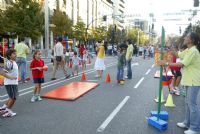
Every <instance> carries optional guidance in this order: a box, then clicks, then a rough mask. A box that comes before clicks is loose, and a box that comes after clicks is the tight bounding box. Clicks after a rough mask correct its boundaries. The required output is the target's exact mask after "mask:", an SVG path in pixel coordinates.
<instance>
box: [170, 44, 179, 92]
mask: <svg viewBox="0 0 200 134" xmlns="http://www.w3.org/2000/svg"><path fill="white" fill-rule="evenodd" d="M173 51H174V52H178V47H177V46H175V47H174V48H173ZM179 61H180V60H179V59H177V57H176V55H175V54H174V53H172V63H177V62H179ZM170 69H171V72H172V74H173V75H174V79H173V84H172V85H173V87H172V93H174V94H176V95H178V96H179V95H180V90H179V87H178V86H179V84H180V81H181V77H182V74H181V71H180V70H181V67H170Z"/></svg>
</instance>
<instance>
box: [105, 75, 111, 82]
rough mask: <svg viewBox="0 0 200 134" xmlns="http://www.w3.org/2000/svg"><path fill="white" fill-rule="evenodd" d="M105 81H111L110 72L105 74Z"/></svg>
mask: <svg viewBox="0 0 200 134" xmlns="http://www.w3.org/2000/svg"><path fill="white" fill-rule="evenodd" d="M106 83H111V78H110V74H107V76H106Z"/></svg>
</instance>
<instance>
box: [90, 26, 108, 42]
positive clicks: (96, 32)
mask: <svg viewBox="0 0 200 134" xmlns="http://www.w3.org/2000/svg"><path fill="white" fill-rule="evenodd" d="M106 37H107V30H106V27H104V26H102V27H101V26H100V27H98V28H95V29H92V30H91V32H90V34H89V39H95V40H105V39H106Z"/></svg>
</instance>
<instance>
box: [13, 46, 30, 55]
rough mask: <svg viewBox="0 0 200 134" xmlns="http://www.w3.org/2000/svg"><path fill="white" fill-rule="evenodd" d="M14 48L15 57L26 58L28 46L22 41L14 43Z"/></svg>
mask: <svg viewBox="0 0 200 134" xmlns="http://www.w3.org/2000/svg"><path fill="white" fill-rule="evenodd" d="M15 50H16V52H17V57H22V58H26V56H27V55H28V54H29V48H28V46H27V45H26V44H25V43H23V42H20V43H19V44H17V45H15Z"/></svg>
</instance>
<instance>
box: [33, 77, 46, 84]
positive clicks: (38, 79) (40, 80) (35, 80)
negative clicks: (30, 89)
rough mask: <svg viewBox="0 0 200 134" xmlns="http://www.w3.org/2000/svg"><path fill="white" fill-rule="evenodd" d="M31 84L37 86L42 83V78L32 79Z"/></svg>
mask: <svg viewBox="0 0 200 134" xmlns="http://www.w3.org/2000/svg"><path fill="white" fill-rule="evenodd" d="M33 83H35V84H36V83H38V84H40V83H44V78H34V79H33Z"/></svg>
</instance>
